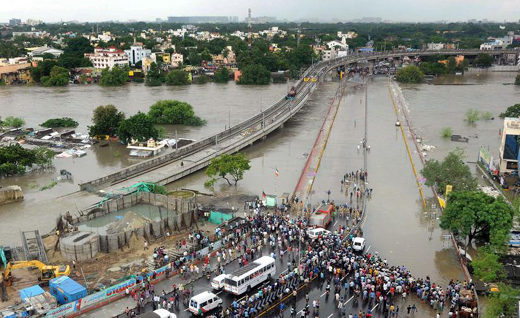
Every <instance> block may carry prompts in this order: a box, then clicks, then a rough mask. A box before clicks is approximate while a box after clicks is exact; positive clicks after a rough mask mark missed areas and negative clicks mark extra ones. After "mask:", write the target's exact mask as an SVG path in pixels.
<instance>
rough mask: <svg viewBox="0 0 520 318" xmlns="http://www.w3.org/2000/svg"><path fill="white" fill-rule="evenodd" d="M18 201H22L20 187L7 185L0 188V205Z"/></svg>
mask: <svg viewBox="0 0 520 318" xmlns="http://www.w3.org/2000/svg"><path fill="white" fill-rule="evenodd" d="M18 201H23V192H22V188H20V187H19V186H9V187H5V188H1V189H0V205H1V204H6V203H11V202H18Z"/></svg>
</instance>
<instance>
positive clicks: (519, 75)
mask: <svg viewBox="0 0 520 318" xmlns="http://www.w3.org/2000/svg"><path fill="white" fill-rule="evenodd" d="M515 85H520V74H518V75H517V76H516V79H515Z"/></svg>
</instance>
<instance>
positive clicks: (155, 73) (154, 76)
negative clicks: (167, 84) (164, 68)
mask: <svg viewBox="0 0 520 318" xmlns="http://www.w3.org/2000/svg"><path fill="white" fill-rule="evenodd" d="M163 83H164V76H163V75H162V73H161V70H160V69H159V66H158V65H157V63H155V62H154V63H152V64H151V65H150V71H149V72H148V74H147V75H146V85H148V86H161V85H162V84H163Z"/></svg>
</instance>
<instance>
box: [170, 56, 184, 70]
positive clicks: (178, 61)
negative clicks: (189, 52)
mask: <svg viewBox="0 0 520 318" xmlns="http://www.w3.org/2000/svg"><path fill="white" fill-rule="evenodd" d="M183 63H184V56H182V54H180V53H172V58H171V64H172V66H173V67H179V65H181V64H183Z"/></svg>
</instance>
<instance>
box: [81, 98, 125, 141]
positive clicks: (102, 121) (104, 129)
mask: <svg viewBox="0 0 520 318" xmlns="http://www.w3.org/2000/svg"><path fill="white" fill-rule="evenodd" d="M124 119H125V114H124V113H123V112H120V111H119V110H118V109H117V108H116V106H114V105H106V106H98V107H96V109H94V116H93V117H92V122H93V123H94V125H92V126H89V127H88V131H89V135H90V136H92V137H94V136H104V135H108V136H115V135H116V133H117V128H118V127H119V125H120V124H121V122H122V121H123V120H124Z"/></svg>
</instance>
